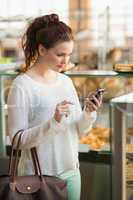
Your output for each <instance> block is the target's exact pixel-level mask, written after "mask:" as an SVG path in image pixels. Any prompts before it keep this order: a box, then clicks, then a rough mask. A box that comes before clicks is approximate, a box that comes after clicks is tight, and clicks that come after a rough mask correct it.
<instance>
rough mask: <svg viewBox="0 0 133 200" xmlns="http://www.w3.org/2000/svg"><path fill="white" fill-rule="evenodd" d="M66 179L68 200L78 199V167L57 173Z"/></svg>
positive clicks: (79, 190)
mask: <svg viewBox="0 0 133 200" xmlns="http://www.w3.org/2000/svg"><path fill="white" fill-rule="evenodd" d="M59 178H61V179H63V180H66V181H67V191H68V200H80V192H81V177H80V171H79V169H76V170H70V171H67V172H64V173H62V174H61V175H59Z"/></svg>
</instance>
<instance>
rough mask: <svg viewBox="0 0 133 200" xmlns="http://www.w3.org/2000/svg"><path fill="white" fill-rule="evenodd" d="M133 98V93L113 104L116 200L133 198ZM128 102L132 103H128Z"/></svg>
mask: <svg viewBox="0 0 133 200" xmlns="http://www.w3.org/2000/svg"><path fill="white" fill-rule="evenodd" d="M126 96H127V97H128V98H126ZM129 97H130V98H129ZM132 97H133V93H131V94H130V95H125V96H122V97H121V98H116V99H115V100H114V101H112V104H111V115H112V118H111V127H112V160H113V164H112V183H113V184H112V192H113V193H112V194H113V199H114V200H118V199H120V200H125V199H126V200H130V199H132V198H133V98H132ZM120 101H121V102H120ZM124 101H125V103H124ZM126 101H127V102H130V103H126Z"/></svg>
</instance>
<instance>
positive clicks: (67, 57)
mask: <svg viewBox="0 0 133 200" xmlns="http://www.w3.org/2000/svg"><path fill="white" fill-rule="evenodd" d="M68 62H69V56H65V57H64V58H63V60H62V63H63V64H68Z"/></svg>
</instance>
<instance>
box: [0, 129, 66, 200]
mask: <svg viewBox="0 0 133 200" xmlns="http://www.w3.org/2000/svg"><path fill="white" fill-rule="evenodd" d="M22 132H23V130H20V131H18V132H17V133H16V134H15V136H14V138H13V141H12V150H11V156H10V162H9V173H8V175H1V176H0V200H67V199H68V198H67V184H66V181H64V180H62V179H60V178H58V177H55V176H47V175H42V172H41V167H40V163H39V159H38V155H37V151H36V148H32V149H31V155H32V161H33V165H34V169H35V175H28V176H17V169H18V162H19V157H20V154H19V152H20V148H19V146H20V142H21V136H22ZM18 134H19V136H18ZM16 136H18V137H17V138H18V140H17V145H16V148H14V141H15V140H16Z"/></svg>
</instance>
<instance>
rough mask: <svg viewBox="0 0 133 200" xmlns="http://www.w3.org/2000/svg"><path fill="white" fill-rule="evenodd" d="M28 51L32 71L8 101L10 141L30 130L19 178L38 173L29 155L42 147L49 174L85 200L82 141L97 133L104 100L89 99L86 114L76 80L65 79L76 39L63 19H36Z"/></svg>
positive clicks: (75, 198)
mask: <svg viewBox="0 0 133 200" xmlns="http://www.w3.org/2000/svg"><path fill="white" fill-rule="evenodd" d="M22 45H23V50H24V54H25V62H26V65H25V68H24V69H23V70H22V71H23V72H22V73H21V74H20V75H18V76H17V77H16V79H15V80H14V81H13V84H12V88H11V90H10V92H9V95H8V116H9V117H8V126H9V134H10V138H11V139H12V137H13V136H14V134H15V133H16V132H17V131H18V130H20V129H24V133H23V135H22V143H21V149H24V150H25V151H24V152H23V153H22V156H21V160H22V161H21V160H20V163H19V172H21V175H23V174H33V173H34V172H33V166H32V162H31V158H30V151H29V150H30V148H32V147H36V149H37V152H38V156H39V159H40V164H41V168H42V172H43V174H47V175H54V176H58V177H60V178H62V179H65V180H66V181H67V188H68V197H69V198H68V199H69V200H79V199H80V172H79V161H78V143H79V137H80V136H81V135H83V134H85V133H87V132H88V130H89V129H90V128H91V127H92V124H93V122H94V121H95V119H96V110H97V109H98V107H99V106H100V105H101V99H100V100H97V99H96V98H95V97H94V96H93V99H94V102H95V103H93V102H92V101H91V100H90V98H88V99H87V100H86V106H85V107H84V110H83V111H82V110H81V106H80V103H79V100H78V97H77V94H76V91H75V88H74V86H73V84H72V81H71V79H70V78H69V77H67V76H66V75H64V74H62V73H60V72H61V71H62V70H63V68H64V67H65V65H67V64H68V62H69V58H70V55H71V54H72V50H73V34H72V30H71V28H70V27H68V26H67V25H66V24H65V23H63V22H62V21H60V20H59V18H58V15H56V14H50V15H45V16H41V17H38V18H36V19H34V20H33V22H32V23H31V24H30V25H29V27H28V28H27V31H26V33H25V35H24V37H23V40H22ZM91 98H92V97H91Z"/></svg>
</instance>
